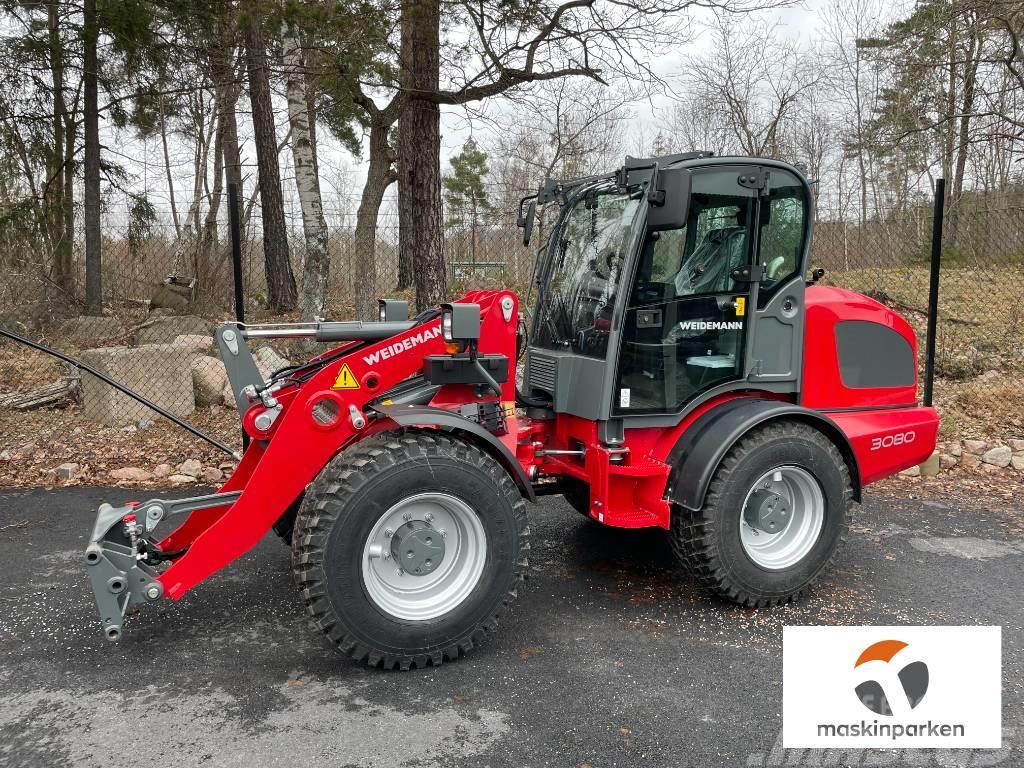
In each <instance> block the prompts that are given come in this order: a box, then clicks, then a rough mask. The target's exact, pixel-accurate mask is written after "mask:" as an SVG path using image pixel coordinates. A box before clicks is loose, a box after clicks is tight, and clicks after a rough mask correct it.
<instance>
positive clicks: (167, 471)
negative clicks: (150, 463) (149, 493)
mask: <svg viewBox="0 0 1024 768" xmlns="http://www.w3.org/2000/svg"><path fill="white" fill-rule="evenodd" d="M173 472H174V467H172V466H171V465H170V464H157V465H156V466H155V467H153V477H168V476H170V475H171V474H172V473H173Z"/></svg>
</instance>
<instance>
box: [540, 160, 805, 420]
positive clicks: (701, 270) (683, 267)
mask: <svg viewBox="0 0 1024 768" xmlns="http://www.w3.org/2000/svg"><path fill="white" fill-rule="evenodd" d="M670 174H678V178H676V179H671V180H670V178H669V177H670ZM659 180H660V181H661V182H662V183H664V185H665V187H666V188H667V190H668V191H665V192H662V191H661V190H658V189H656V188H652V185H658V184H659ZM670 181H671V183H670ZM659 193H661V194H663V197H664V199H663V200H662V201H661V202H660V203H658V202H655V203H654V204H653V205H652V202H651V201H652V199H656V198H655V196H656V195H659ZM810 226H811V215H810V196H809V190H808V185H807V182H806V181H805V180H804V179H803V177H802V176H801V175H800V174H799V173H798V172H797V171H796V170H795V169H792V168H790V167H788V166H785V165H784V164H781V163H770V162H769V161H765V165H757V166H753V165H750V161H749V160H747V161H745V162H744V161H730V160H729V159H728V158H717V159H709V158H700V159H695V160H689V161H683V162H681V163H678V164H677V165H675V166H672V165H670V166H669V167H667V168H665V169H662V170H660V172H658V173H654V174H651V175H649V176H648V177H647V179H646V180H644V181H641V182H640V183H638V184H637V185H636V187H630V186H629V185H628V184H627V185H626V186H623V185H622V184H621V183H616V182H615V181H611V180H600V181H596V182H593V183H591V184H588V185H585V186H583V188H581V189H578V190H576V191H575V192H574V193H572V194H569V195H567V196H566V202H565V204H564V206H563V209H562V216H561V218H560V221H559V223H558V224H557V225H556V230H555V233H554V235H553V236H552V240H551V242H550V244H549V247H548V250H547V263H546V264H545V265H544V268H543V269H542V270H541V276H540V277H541V292H540V298H539V301H538V306H537V308H536V310H535V317H534V329H533V330H534V333H533V343H532V345H531V346H530V349H529V364H528V375H527V378H526V386H527V389H528V391H530V392H531V393H532V394H533V395H534V396H541V397H545V396H546V397H550V398H551V400H552V404H553V407H554V410H555V412H556V413H569V414H573V415H576V416H580V417H582V418H587V419H593V420H598V421H600V420H607V419H609V418H612V419H615V418H623V419H630V420H632V418H633V417H651V416H658V417H662V418H663V419H673V418H674V419H675V420H676V421H678V419H679V418H681V416H682V415H683V414H684V412H685V411H686V410H687V409H688V407H691V406H694V405H696V404H697V403H699V402H700V401H701V400H702V399H703V398H704V397H705V396H707V395H709V394H710V393H718V392H722V391H727V390H729V389H730V388H739V387H741V386H748V385H749V382H751V381H757V382H759V384H761V385H763V386H764V387H765V388H766V389H768V390H770V391H775V392H787V393H795V392H797V390H798V386H799V371H800V362H801V360H800V350H801V347H802V340H803V339H802V335H803V333H802V332H803V326H802V314H803V313H802V306H803V292H804V282H803V273H804V270H805V268H806V259H807V245H808V242H809V229H810Z"/></svg>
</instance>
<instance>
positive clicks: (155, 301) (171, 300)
mask: <svg viewBox="0 0 1024 768" xmlns="http://www.w3.org/2000/svg"><path fill="white" fill-rule="evenodd" d="M191 303H192V290H191V289H190V288H189V287H188V286H187V285H179V284H175V283H171V284H167V283H160V285H158V286H157V287H156V289H155V290H154V291H153V295H152V296H151V297H150V299H149V308H150V309H151V310H153V309H178V310H181V309H185V308H187V307H188V305H189V304H191Z"/></svg>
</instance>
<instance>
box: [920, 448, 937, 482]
mask: <svg viewBox="0 0 1024 768" xmlns="http://www.w3.org/2000/svg"><path fill="white" fill-rule="evenodd" d="M920 470H921V474H922V475H923V476H924V477H935V476H936V475H937V474H939V453H938V451H935V452H933V453H932V455H931V456H929V457H928V458H927V459H925V460H924V461H923V462H921V465H920Z"/></svg>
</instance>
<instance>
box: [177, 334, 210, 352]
mask: <svg viewBox="0 0 1024 768" xmlns="http://www.w3.org/2000/svg"><path fill="white" fill-rule="evenodd" d="M172 344H174V345H175V346H176V347H185V348H186V349H188V350H189V351H191V352H195V353H196V354H199V355H213V354H214V350H215V349H216V345H215V344H214V342H213V337H212V336H203V335H201V334H198V333H186V334H182V335H181V336H175V337H174V341H173V342H172Z"/></svg>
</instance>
